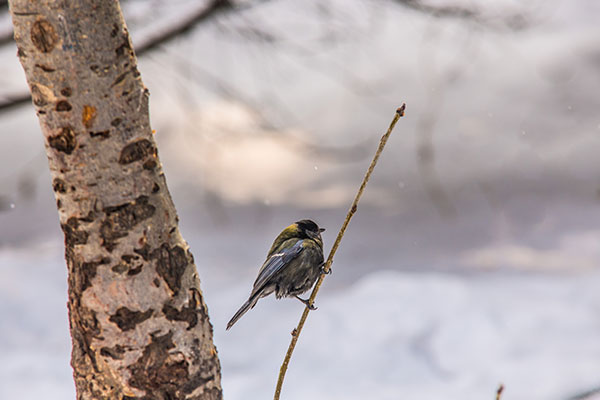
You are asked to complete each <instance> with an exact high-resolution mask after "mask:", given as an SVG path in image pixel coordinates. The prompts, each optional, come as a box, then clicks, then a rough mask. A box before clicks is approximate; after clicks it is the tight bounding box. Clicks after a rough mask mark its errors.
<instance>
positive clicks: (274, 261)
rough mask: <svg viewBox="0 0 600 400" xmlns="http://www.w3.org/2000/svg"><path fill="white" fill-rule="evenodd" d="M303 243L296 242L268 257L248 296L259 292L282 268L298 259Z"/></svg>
mask: <svg viewBox="0 0 600 400" xmlns="http://www.w3.org/2000/svg"><path fill="white" fill-rule="evenodd" d="M303 243H304V240H298V241H297V242H296V243H295V244H294V245H293V246H291V247H288V248H286V249H283V250H281V251H279V252H277V253H275V254H273V255H272V256H271V257H269V258H268V259H267V261H265V263H264V264H263V266H262V267H261V268H260V271H259V272H258V276H257V277H256V281H254V287H253V288H252V294H251V295H250V296H253V295H254V294H256V293H257V292H258V291H259V290H261V289H262V288H263V286H264V285H265V284H266V283H267V282H268V281H269V279H271V278H272V277H273V276H274V275H275V274H277V273H278V272H279V271H281V270H282V269H283V267H285V266H286V265H288V264H289V262H290V261H292V260H293V259H294V258H296V257H298V255H299V254H300V253H301V252H302V250H303V249H304V247H303V246H302V244H303Z"/></svg>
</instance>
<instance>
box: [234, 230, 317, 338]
mask: <svg viewBox="0 0 600 400" xmlns="http://www.w3.org/2000/svg"><path fill="white" fill-rule="evenodd" d="M324 230H325V229H323V228H319V227H318V226H317V224H315V223H314V222H313V221H311V220H310V219H303V220H301V221H297V222H294V223H293V224H291V225H290V226H288V227H287V228H285V229H284V230H283V231H282V232H281V233H280V234H279V236H277V238H276V239H275V241H274V242H273V245H272V246H271V249H270V250H269V254H267V260H266V261H265V262H264V264H263V265H262V267H261V268H260V271H259V272H258V277H257V278H256V280H255V281H254V286H253V287H252V293H250V297H249V298H248V300H247V301H246V302H245V303H244V304H243V305H242V306H241V307H240V309H239V310H238V311H237V312H236V313H235V315H234V316H233V318H231V321H229V323H228V324H227V329H229V328H231V327H232V326H233V324H235V323H236V322H237V320H238V319H240V318H241V317H242V315H244V314H245V313H246V312H247V311H248V310H249V309H251V308H253V307H254V306H255V305H256V302H257V301H258V299H260V298H261V297H265V296H268V295H270V294H271V293H273V292H275V296H276V297H277V298H278V299H280V298H282V297H295V298H297V299H298V300H300V301H301V302H303V303H304V304H305V305H307V306H308V307H309V308H310V309H312V310H314V309H316V308H315V307H313V306H311V305H310V304H309V303H308V300H304V299H301V298H300V297H298V295H299V294H302V293H304V292H306V291H307V290H308V289H310V288H311V287H312V286H313V285H314V284H315V281H316V280H317V278H318V277H319V274H320V273H321V272H322V268H323V239H322V238H321V232H323V231H324Z"/></svg>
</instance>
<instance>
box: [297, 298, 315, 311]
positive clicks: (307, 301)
mask: <svg viewBox="0 0 600 400" xmlns="http://www.w3.org/2000/svg"><path fill="white" fill-rule="evenodd" d="M295 297H296V298H297V299H298V300H300V301H301V302H302V303H304V305H305V306H306V307H308V309H309V310H310V311H315V310H316V309H317V308H319V307H316V306H314V305H312V304H310V302H309V299H302V298H300V297H298V296H295Z"/></svg>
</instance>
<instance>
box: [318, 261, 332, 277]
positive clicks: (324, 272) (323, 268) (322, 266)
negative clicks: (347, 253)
mask: <svg viewBox="0 0 600 400" xmlns="http://www.w3.org/2000/svg"><path fill="white" fill-rule="evenodd" d="M320 271H321V274H323V275H329V274H331V267H329V269H328V270H327V271H325V263H323V264H321V268H320Z"/></svg>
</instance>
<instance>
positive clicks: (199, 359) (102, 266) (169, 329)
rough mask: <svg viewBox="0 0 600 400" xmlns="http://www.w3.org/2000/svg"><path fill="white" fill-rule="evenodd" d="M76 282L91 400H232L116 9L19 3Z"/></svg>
mask: <svg viewBox="0 0 600 400" xmlns="http://www.w3.org/2000/svg"><path fill="white" fill-rule="evenodd" d="M10 10H11V14H12V19H13V24H14V32H15V40H16V42H17V46H18V56H19V59H20V61H21V63H22V65H23V68H24V70H25V74H26V76H27V81H28V83H29V87H30V90H31V93H32V97H33V104H34V105H35V108H36V112H37V115H38V117H39V120H40V125H41V128H42V132H43V134H44V138H45V143H46V153H47V156H48V163H49V166H50V171H51V174H52V180H53V181H52V187H53V189H54V192H55V195H56V205H57V208H58V213H59V217H60V224H61V227H62V230H63V232H64V235H65V256H66V260H67V266H68V270H69V278H68V279H69V301H68V308H69V320H70V328H71V336H72V340H73V352H72V356H71V365H72V367H73V375H74V378H75V385H76V388H77V397H78V398H79V399H132V398H144V399H192V398H193V399H220V398H222V391H221V378H220V364H219V359H218V357H217V352H216V349H215V347H214V345H213V339H212V326H211V324H210V322H209V319H208V313H207V308H206V305H205V303H204V301H203V299H202V294H201V291H200V284H199V280H198V274H197V272H196V267H195V265H194V260H193V257H192V254H191V253H190V251H189V249H188V245H187V244H186V242H185V241H184V240H183V238H182V237H181V235H180V233H179V229H178V226H177V222H178V218H177V215H176V211H175V207H174V205H173V202H172V200H171V197H170V195H169V192H168V190H167V185H166V181H165V176H164V174H163V172H162V167H161V164H160V161H159V159H158V155H157V150H156V144H155V142H154V139H153V137H152V131H151V128H150V123H149V115H148V90H147V89H146V88H145V87H144V85H143V83H142V81H141V79H140V73H139V72H138V70H137V67H136V58H135V54H134V52H133V49H132V46H131V42H130V39H129V35H128V33H127V29H126V27H125V23H124V21H123V17H122V14H121V9H120V7H119V3H118V1H116V0H106V1H93V0H79V1H52V0H34V1H32V0H11V1H10Z"/></svg>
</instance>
